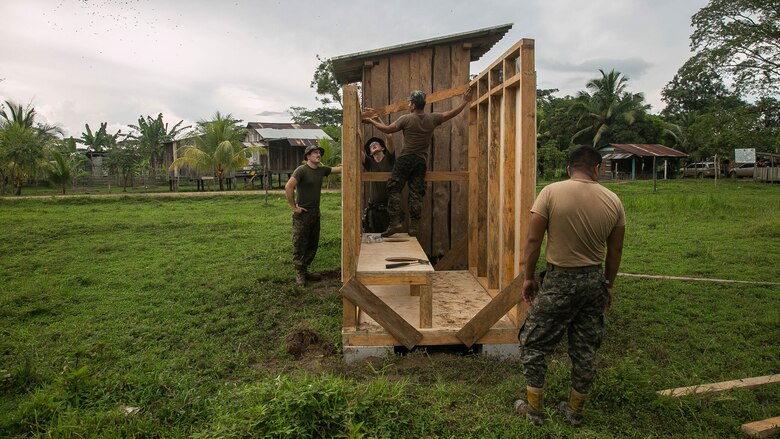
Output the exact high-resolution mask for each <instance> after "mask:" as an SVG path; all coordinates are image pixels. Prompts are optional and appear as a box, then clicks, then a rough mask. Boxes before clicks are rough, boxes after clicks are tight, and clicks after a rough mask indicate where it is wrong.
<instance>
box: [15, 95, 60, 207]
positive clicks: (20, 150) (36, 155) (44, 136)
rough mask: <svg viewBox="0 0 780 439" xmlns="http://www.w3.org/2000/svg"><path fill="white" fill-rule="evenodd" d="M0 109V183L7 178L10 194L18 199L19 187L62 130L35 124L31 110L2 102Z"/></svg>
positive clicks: (19, 105)
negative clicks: (11, 187) (11, 188)
mask: <svg viewBox="0 0 780 439" xmlns="http://www.w3.org/2000/svg"><path fill="white" fill-rule="evenodd" d="M5 106H6V107H7V109H6V108H0V179H2V180H3V183H2V189H3V190H4V189H5V179H6V178H10V179H11V180H12V182H13V185H14V194H15V195H21V193H22V185H23V184H24V182H25V181H26V180H27V178H28V177H29V176H31V175H34V174H35V172H36V171H37V170H38V167H39V166H40V164H41V162H42V161H43V159H44V156H45V152H46V146H47V144H48V143H50V142H52V141H53V140H55V139H56V135H57V134H62V130H61V129H60V128H58V127H56V126H52V125H44V124H37V125H36V124H35V116H36V112H35V108H33V107H32V105H30V104H28V105H27V106H22V105H21V104H16V103H14V102H12V101H5Z"/></svg>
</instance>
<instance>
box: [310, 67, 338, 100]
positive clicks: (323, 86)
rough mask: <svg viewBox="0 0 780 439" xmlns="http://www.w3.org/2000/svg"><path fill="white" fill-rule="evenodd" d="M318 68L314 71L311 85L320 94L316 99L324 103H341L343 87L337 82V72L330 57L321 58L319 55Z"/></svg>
mask: <svg viewBox="0 0 780 439" xmlns="http://www.w3.org/2000/svg"><path fill="white" fill-rule="evenodd" d="M317 61H319V62H320V63H319V64H318V65H317V69H316V70H315V71H314V79H312V81H311V84H309V86H310V87H311V88H313V89H315V90H316V91H317V94H318V95H319V96H318V97H316V99H317V100H318V101H319V102H320V103H321V104H322V105H325V106H327V105H330V104H338V105H339V107H342V104H341V87H340V86H339V84H338V82H336V74H335V73H334V71H333V62H332V61H331V60H330V58H325V59H323V58H320V56H319V55H317Z"/></svg>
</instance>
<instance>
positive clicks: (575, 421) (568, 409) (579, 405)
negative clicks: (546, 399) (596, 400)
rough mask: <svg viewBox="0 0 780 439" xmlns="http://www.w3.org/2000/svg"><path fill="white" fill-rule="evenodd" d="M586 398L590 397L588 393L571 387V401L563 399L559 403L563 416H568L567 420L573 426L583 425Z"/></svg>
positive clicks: (559, 409)
mask: <svg viewBox="0 0 780 439" xmlns="http://www.w3.org/2000/svg"><path fill="white" fill-rule="evenodd" d="M586 399H588V394H587V393H580V392H578V391H576V390H574V389H571V393H570V394H569V401H568V402H567V401H561V402H559V403H558V411H559V412H561V414H562V415H563V417H565V418H566V422H568V423H569V425H571V426H572V427H579V426H580V425H582V409H583V407H585V400H586Z"/></svg>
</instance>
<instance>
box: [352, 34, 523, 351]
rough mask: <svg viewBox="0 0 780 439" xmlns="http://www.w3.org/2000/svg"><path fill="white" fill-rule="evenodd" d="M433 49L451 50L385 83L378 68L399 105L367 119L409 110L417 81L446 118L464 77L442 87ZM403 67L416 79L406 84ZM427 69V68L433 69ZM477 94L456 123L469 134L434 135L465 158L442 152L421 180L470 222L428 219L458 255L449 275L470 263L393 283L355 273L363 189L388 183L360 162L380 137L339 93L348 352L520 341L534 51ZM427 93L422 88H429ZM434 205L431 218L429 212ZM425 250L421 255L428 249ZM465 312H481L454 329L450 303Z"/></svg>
mask: <svg viewBox="0 0 780 439" xmlns="http://www.w3.org/2000/svg"><path fill="white" fill-rule="evenodd" d="M437 50H438V51H439V52H443V51H444V50H445V49H444V48H443V47H442V48H439V47H438V46H435V47H433V48H426V49H423V52H424V53H420V54H415V53H412V54H408V55H404V56H399V57H398V58H397V59H394V61H395V62H396V65H400V66H401V68H398V67H395V68H394V69H393V70H390V71H389V73H388V72H385V71H384V70H383V69H382V68H381V67H382V66H379V68H378V67H377V66H372V67H373V70H372V71H371V75H368V76H367V78H368V79H367V80H371V81H375V80H380V81H389V83H390V84H391V87H390V90H389V95H390V96H389V98H390V100H391V101H396V103H394V104H390V105H385V106H383V107H382V108H380V109H378V110H375V111H374V112H373V113H372V114H389V113H392V112H393V111H397V110H398V109H400V108H404V106H405V105H406V103H405V98H406V90H405V89H408V88H409V87H410V85H411V82H415V81H416V80H415V78H417V80H419V81H421V82H420V83H425V81H424V80H423V79H424V78H422V77H419V78H418V76H420V75H421V73H420V72H422V76H426V75H429V76H427V78H428V80H429V81H431V82H430V83H428V86H429V87H430V86H433V89H434V90H438V91H437V92H436V93H433V94H431V97H435V98H436V101H437V102H436V103H435V104H433V107H434V109H436V110H437V111H442V110H443V109H446V108H449V102H448V101H445V100H444V99H446V98H449V97H452V96H456V95H457V94H458V93H460V92H462V91H461V90H462V89H464V85H462V84H457V83H452V82H451V81H454V80H455V79H454V78H455V76H458V77H459V76H467V72H456V73H452V74H451V75H450V76H447V77H437V75H436V71H437V68H436V65H435V64H437V63H444V62H446V57H442V56H436V57H434V58H431V52H433V53H437V52H436V51H437ZM446 50H449V49H446ZM448 53H449V56H450V57H452V58H457V57H460V56H464V55H463V54H460V53H458V52H456V51H449V52H448ZM423 59H428V60H430V59H433V60H434V61H435V62H434V63H433V64H434V65H433V66H432V68H433V71H432V72H428V73H425V69H423V68H422V67H420V66H421V65H422V64H425V63H424V62H421V60H423ZM407 60H408V64H409V71H408V72H407V73H408V74H407V75H403V74H401V73H402V72H403V71H404V66H406V62H407ZM427 68H429V69H430V68H431V67H430V64H429V67H427ZM420 69H422V70H420ZM442 70H443V69H442ZM399 74H400V76H399ZM383 75H384V76H383ZM415 83H417V82H415ZM394 84H396V85H395V86H394ZM470 86H472V87H474V88H475V92H476V93H475V97H474V99H473V100H472V103H471V105H470V106H469V107H467V110H466V114H467V115H462V116H459V117H466V118H468V120H467V123H461V124H459V125H460V126H463V127H467V130H466V129H459V128H458V126H456V125H453V127H452V129H450V130H448V131H447V132H446V133H442V134H440V133H439V132H438V131H437V134H436V136H437V138H436V142H442V145H450V142H468V149H467V150H465V151H466V152H467V154H458V153H456V152H453V153H452V154H442V153H441V151H439V152H438V153H437V155H434V156H433V157H432V163H433V166H432V171H429V172H428V173H427V175H426V180H427V181H430V182H432V183H431V184H432V185H433V193H434V194H435V195H436V194H438V195H439V196H434V197H433V199H432V203H442V202H446V203H451V205H452V206H453V209H454V208H455V207H454V206H455V205H456V204H457V206H458V207H457V208H459V209H463V210H464V211H465V212H467V215H466V217H467V218H468V221H467V223H463V224H456V222H454V221H453V222H452V223H451V224H449V223H448V221H447V220H446V219H445V218H436V217H432V223H433V224H437V225H438V224H442V225H444V226H445V227H450V230H448V231H447V232H448V233H446V234H444V235H446V236H451V237H452V238H451V240H452V241H451V249H452V250H453V251H454V252H455V253H459V254H454V253H453V254H445V257H444V258H442V261H440V262H441V263H442V264H441V265H442V266H444V268H446V266H449V265H455V264H456V260H457V259H458V257H459V256H462V255H466V254H467V257H466V258H465V259H466V260H467V263H468V270H467V271H452V272H447V271H445V272H440V271H437V272H433V273H430V274H428V273H426V272H424V271H419V272H417V271H410V272H408V273H400V272H394V273H390V272H385V271H383V270H382V269H375V270H373V271H367V270H365V269H361V270H359V269H358V267H359V266H363V267H365V265H364V264H363V265H361V264H360V262H361V245H365V244H362V243H361V242H362V240H363V238H364V237H363V236H362V234H361V232H360V230H361V222H360V219H361V214H362V209H360V201H359V200H361V199H362V185H363V182H366V181H383V180H385V179H387V178H388V177H389V173H363V172H362V169H361V167H360V166H359V163H360V150H361V149H362V147H363V135H364V132H365V133H366V134H365V135H373V132H372V131H370V130H364V129H363V127H362V126H361V117H362V116H365V115H367V113H364V114H361V110H360V108H361V107H360V101H359V97H358V92H357V87H356V86H352V85H348V86H345V87H344V89H343V105H344V123H343V135H342V158H343V166H344V167H343V174H342V281H343V282H344V287H343V288H342V290H341V291H342V295H343V304H344V310H343V318H344V322H343V328H342V339H343V344H344V346H389V345H403V346H406V347H407V348H411V347H413V346H433V345H442V344H463V345H466V346H469V347H470V346H472V345H474V344H484V343H497V344H504V343H516V342H517V332H518V330H519V328H520V326H521V325H522V321H523V318H524V317H523V316H524V313H525V309H526V308H525V306H524V305H521V304H520V303H521V286H522V280H523V279H522V272H523V266H522V261H523V260H524V257H523V254H522V253H523V246H524V243H525V237H526V235H527V233H528V223H529V221H530V208H531V205H532V203H533V199H534V195H535V189H536V73H535V71H534V41H533V40H529V39H523V40H520V41H518V42H517V43H516V44H515V45H514V46H512V47H511V48H510V49H509V50H508V51H507V52H505V53H504V54H503V55H502V56H501V57H500V58H499V59H497V60H496V61H495V62H493V63H492V64H491V65H490V66H489V67H488V68H487V69H486V70H485V71H483V72H482V73H481V74H479V75H477V77H476V78H474V79H473V80H472V81H471V82H470ZM422 88H423V89H425V88H426V87H425V86H424V85H423V86H422ZM401 89H404V91H403V92H402V93H401V92H399V91H398V90H401ZM428 89H429V90H430V88H428ZM383 97H384V96H371V97H370V99H368V100H369V101H373V102H377V101H380V100H381V99H382V98H383ZM364 99H366V97H364ZM392 119H393V116H392V115H390V120H391V121H392ZM442 129H443V128H440V129H439V130H442ZM437 145H438V143H437ZM434 149H435V148H434ZM455 149H456V148H453V151H455ZM445 162H446V163H445ZM461 169H468V170H467V171H466V170H461ZM436 185H447V187H448V188H450V189H451V190H449V191H446V194H445V193H444V192H439V191H438V189H437V187H438V186H436ZM456 185H457V186H456ZM456 188H457V189H456ZM445 195H446V197H445ZM430 207H431V206H428V208H429V210H428V215H431V214H432V211H431V210H430ZM424 209H425V207H424ZM438 211H441V209H438ZM424 215H425V213H424ZM438 233H439V232H438V231H437V230H436V229H435V228H434V229H432V230H430V234H431V236H425V237H418V239H419V240H420V242H422V240H424V239H431V238H432V237H433V242H436V241H437V238H436V236H437V234H438ZM450 233H451V234H450ZM441 239H444V238H443V237H442V238H441ZM364 248H365V247H364ZM422 248H423V249H425V246H423V247H422ZM437 268H438V267H437ZM398 288H407V290H403V291H407V292H406V293H403V291H401V293H399V292H398V291H400V290H398ZM391 290H392V292H389V291H391ZM410 293H411V295H412V296H415V294H418V295H419V299H418V298H417V297H416V296H415V297H414V298H411V297H409V296H410ZM447 301H449V302H447ZM453 301H454V302H453ZM459 301H463V302H462V303H461V302H459ZM467 302H468V303H472V305H473V303H474V302H479V307H477V308H473V309H471V308H470V309H469V311H468V312H465V313H463V314H464V315H465V318H461V319H460V320H458V321H454V320H455V319H451V318H450V317H452V316H451V315H447V314H446V312H442V309H443V308H448V306H449V305H453V306H452V308H453V309H455V308H457V309H460V308H463V307H464V306H465V305H464V304H465V303H467ZM417 303H419V305H414V307H416V309H415V312H416V313H415V312H412V313H409V312H408V311H409V309H410V308H409V305H408V304H417ZM404 304H406V305H404ZM402 308H403V309H402ZM440 308H441V309H440ZM405 313H406V314H405ZM418 315H419V319H418V318H417V317H418ZM460 317H464V316H460Z"/></svg>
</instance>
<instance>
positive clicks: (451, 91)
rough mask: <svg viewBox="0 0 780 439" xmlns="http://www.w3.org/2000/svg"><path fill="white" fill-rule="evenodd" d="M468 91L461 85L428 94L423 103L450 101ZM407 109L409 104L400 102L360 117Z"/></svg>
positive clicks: (467, 86)
mask: <svg viewBox="0 0 780 439" xmlns="http://www.w3.org/2000/svg"><path fill="white" fill-rule="evenodd" d="M468 89H469V84H463V85H459V86H457V87H452V88H448V89H446V90H440V91H437V92H434V93H431V94H429V95H428V96H427V97H426V99H425V103H426V104H432V103H434V102H439V101H443V100H445V99H450V98H452V97H453V96H458V95H462V94H463V93H465V92H466V90H468ZM408 109H409V102H408V101H400V102H396V103H393V104H390V105H386V106H385V107H384V108H374V109H373V111H364V112H363V113H362V115H361V116H362V118H363V119H366V118H369V117H374V116H382V115H385V114H390V113H397V112H399V111H404V110H408Z"/></svg>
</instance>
